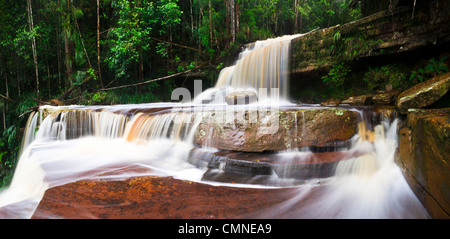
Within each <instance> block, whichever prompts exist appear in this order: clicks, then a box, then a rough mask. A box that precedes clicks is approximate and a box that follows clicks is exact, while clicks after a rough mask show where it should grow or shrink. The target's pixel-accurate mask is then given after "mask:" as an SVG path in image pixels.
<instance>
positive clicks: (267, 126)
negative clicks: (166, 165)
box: [193, 108, 357, 152]
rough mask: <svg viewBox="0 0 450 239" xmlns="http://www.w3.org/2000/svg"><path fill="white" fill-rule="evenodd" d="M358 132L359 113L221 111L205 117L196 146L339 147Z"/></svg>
mask: <svg viewBox="0 0 450 239" xmlns="http://www.w3.org/2000/svg"><path fill="white" fill-rule="evenodd" d="M356 130H357V112H356V111H351V110H346V109H338V108H313V109H296V110H276V109H271V110H268V111H265V110H264V111H258V110H250V109H248V110H245V109H241V110H236V111H235V112H234V113H233V112H230V111H227V110H222V111H215V112H210V113H209V114H205V116H203V118H202V120H201V122H200V124H199V126H198V127H197V129H196V132H195V133H194V139H193V140H194V141H193V142H194V144H196V145H202V146H206V147H213V148H217V149H222V150H233V151H244V152H262V151H270V150H275V151H278V150H287V149H292V148H297V147H336V146H340V145H341V144H345V142H346V141H347V140H349V139H350V138H351V137H352V136H353V135H355V133H356Z"/></svg>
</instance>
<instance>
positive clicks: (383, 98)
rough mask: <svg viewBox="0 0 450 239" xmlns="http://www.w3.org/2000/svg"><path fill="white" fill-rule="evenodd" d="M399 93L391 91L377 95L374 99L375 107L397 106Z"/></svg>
mask: <svg viewBox="0 0 450 239" xmlns="http://www.w3.org/2000/svg"><path fill="white" fill-rule="evenodd" d="M398 94H399V92H398V91H389V92H384V93H380V94H376V95H374V96H373V97H372V100H373V104H374V105H390V104H395V101H396V100H397V96H398Z"/></svg>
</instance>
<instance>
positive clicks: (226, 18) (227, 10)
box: [225, 0, 230, 34]
mask: <svg viewBox="0 0 450 239" xmlns="http://www.w3.org/2000/svg"><path fill="white" fill-rule="evenodd" d="M229 1H230V0H225V8H226V13H227V14H226V16H225V24H226V25H227V34H230V2H229Z"/></svg>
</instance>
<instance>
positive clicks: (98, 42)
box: [97, 0, 103, 88]
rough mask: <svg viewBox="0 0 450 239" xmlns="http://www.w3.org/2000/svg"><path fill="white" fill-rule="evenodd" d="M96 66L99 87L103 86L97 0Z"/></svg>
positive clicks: (98, 4) (98, 5)
mask: <svg viewBox="0 0 450 239" xmlns="http://www.w3.org/2000/svg"><path fill="white" fill-rule="evenodd" d="M97 66H98V79H99V80H100V87H101V88H103V80H102V70H101V67H100V1H99V0H97Z"/></svg>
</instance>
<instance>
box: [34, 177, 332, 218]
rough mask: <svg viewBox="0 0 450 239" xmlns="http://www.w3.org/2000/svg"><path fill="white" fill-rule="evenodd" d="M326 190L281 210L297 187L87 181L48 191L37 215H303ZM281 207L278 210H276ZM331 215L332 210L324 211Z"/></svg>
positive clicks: (161, 180) (142, 180)
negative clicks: (241, 186) (242, 186)
mask: <svg viewBox="0 0 450 239" xmlns="http://www.w3.org/2000/svg"><path fill="white" fill-rule="evenodd" d="M321 191H322V188H320V187H318V188H315V189H314V190H312V192H310V194H308V195H309V196H308V197H305V198H304V199H302V200H298V202H297V203H294V204H295V205H294V204H292V205H291V207H288V208H287V210H280V209H279V208H278V207H277V205H280V204H281V203H283V202H285V201H286V200H288V199H290V198H292V197H293V196H295V195H297V194H298V193H300V192H301V189H298V188H279V189H274V188H272V189H263V188H240V187H227V186H212V185H208V184H203V183H196V182H190V181H183V180H177V179H173V178H171V177H156V176H147V177H135V178H130V179H127V180H123V181H105V180H86V181H80V182H75V183H70V184H67V185H62V186H58V187H55V188H51V189H49V190H47V191H46V193H45V195H44V197H43V199H42V201H41V203H40V204H39V206H38V207H37V209H36V210H35V212H34V215H33V217H32V218H35V219H39V218H134V219H142V218H204V219H208V218H298V217H306V218H307V217H312V215H315V216H319V217H320V213H319V212H318V211H317V210H312V209H309V208H308V207H307V205H308V202H309V201H311V200H312V199H313V198H314V197H315V196H316V195H317V194H320V193H321ZM273 207H276V208H277V210H276V211H273V210H271V208H273ZM323 213H324V214H323V215H322V217H326V213H327V212H323Z"/></svg>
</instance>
